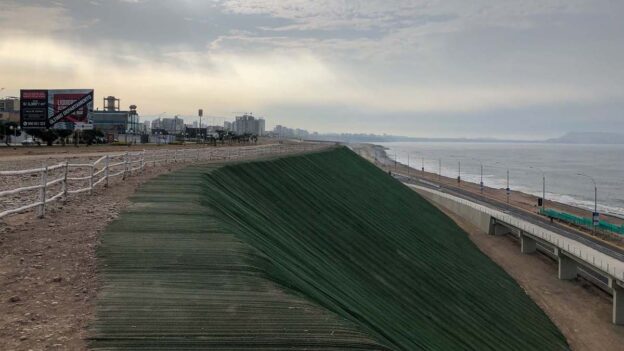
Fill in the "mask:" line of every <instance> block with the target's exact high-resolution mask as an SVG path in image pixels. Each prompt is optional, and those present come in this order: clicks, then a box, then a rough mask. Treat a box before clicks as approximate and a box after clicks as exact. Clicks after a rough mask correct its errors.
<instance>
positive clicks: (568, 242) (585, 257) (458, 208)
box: [409, 184, 624, 282]
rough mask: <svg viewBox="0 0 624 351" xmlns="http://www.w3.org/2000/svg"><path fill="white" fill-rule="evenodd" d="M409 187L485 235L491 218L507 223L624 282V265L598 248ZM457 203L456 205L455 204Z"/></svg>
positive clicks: (441, 194)
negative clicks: (477, 228)
mask: <svg viewBox="0 0 624 351" xmlns="http://www.w3.org/2000/svg"><path fill="white" fill-rule="evenodd" d="M409 187H410V188H412V189H414V190H415V191H418V192H419V193H420V194H422V195H423V196H424V197H425V198H427V199H431V201H432V202H433V203H436V204H438V203H439V204H440V205H441V206H444V207H446V208H448V209H449V210H451V211H453V212H454V213H457V214H458V215H462V216H463V217H464V218H465V219H467V220H470V221H471V222H472V223H474V224H475V225H477V226H478V227H479V228H480V229H482V230H484V231H485V232H489V218H488V217H490V218H495V219H496V220H497V221H500V222H502V223H505V224H507V225H509V226H510V227H513V228H517V229H519V230H521V231H522V232H523V233H526V234H529V235H532V236H534V237H535V238H537V239H540V240H541V241H543V242H545V243H548V244H550V245H552V246H553V247H556V248H559V249H560V250H562V251H564V252H565V254H566V255H567V256H569V257H571V258H573V259H575V260H577V261H578V262H581V263H583V264H584V265H586V266H587V267H591V268H592V269H594V270H596V271H597V272H599V273H601V274H603V275H605V276H607V277H611V278H614V279H617V280H619V281H622V282H624V262H622V261H620V260H618V259H616V258H613V257H611V256H608V255H606V254H604V253H602V252H599V251H597V250H595V249H594V248H591V247H589V246H587V245H585V244H583V243H581V242H578V241H576V240H574V239H572V238H568V237H564V236H563V235H560V234H557V233H555V232H552V231H550V230H548V229H546V228H543V227H541V226H539V225H537V224H533V223H530V222H527V221H525V220H522V219H519V218H516V217H515V216H513V215H510V214H507V213H504V212H502V211H499V210H496V209H494V208H490V207H487V206H483V205H480V204H477V203H474V202H472V201H468V200H465V199H462V198H459V197H457V196H454V195H450V194H447V193H444V192H441V191H438V190H433V189H429V188H425V187H422V186H418V185H412V184H410V185H409ZM454 202H455V203H456V204H453V203H454ZM464 207H469V208H471V209H473V211H476V212H479V213H481V214H482V215H481V217H480V216H478V215H476V214H473V211H469V210H467V209H465V208H464ZM486 220H487V221H488V226H484V223H485V222H486Z"/></svg>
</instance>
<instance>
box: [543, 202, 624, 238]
mask: <svg viewBox="0 0 624 351" xmlns="http://www.w3.org/2000/svg"><path fill="white" fill-rule="evenodd" d="M540 213H541V214H542V215H544V216H547V217H552V218H556V219H558V220H561V221H564V222H567V223H571V224H574V225H577V226H580V227H585V228H588V229H592V228H593V221H592V219H591V218H587V217H579V216H575V215H573V214H570V213H566V212H559V211H555V210H553V209H551V208H540ZM597 229H599V230H603V231H607V232H612V233H615V234H620V235H624V225H620V226H619V225H616V224H613V223H609V222H605V221H599V222H598V226H597Z"/></svg>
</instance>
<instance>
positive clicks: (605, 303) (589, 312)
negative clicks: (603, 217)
mask: <svg viewBox="0 0 624 351" xmlns="http://www.w3.org/2000/svg"><path fill="white" fill-rule="evenodd" d="M352 146H353V145H352ZM360 147H361V146H360ZM385 150H386V148H385V147H383V146H381V145H370V144H369V145H367V146H364V148H360V149H357V147H355V148H354V151H356V152H358V151H359V152H360V155H361V156H363V157H365V158H368V159H369V160H372V162H375V160H376V161H377V162H376V164H377V166H379V167H380V168H382V169H384V170H386V171H391V172H394V171H393V170H391V169H394V161H393V160H391V159H390V158H388V157H387V155H386V151H385ZM401 168H402V169H401ZM411 169H412V170H413V168H411ZM405 170H407V166H406V165H401V167H399V171H405ZM397 173H398V172H397ZM417 173H421V170H414V173H413V174H417ZM411 174H412V173H411ZM425 175H427V172H425ZM437 177H438V175H437V174H433V175H432V174H429V178H430V179H429V181H430V182H431V183H437V181H438V180H437ZM441 181H442V184H444V185H445V186H448V185H449V184H451V185H452V183H453V182H456V181H457V180H456V179H450V178H448V177H441ZM462 183H463V181H462ZM462 185H463V186H462V189H464V190H465V189H466V185H467V184H466V185H464V184H462ZM472 187H473V188H476V189H478V187H479V185H478V184H474V183H473V184H472ZM497 190H498V192H500V191H501V190H500V189H493V188H489V190H488V191H487V192H496V191H497ZM502 192H503V193H504V192H505V190H504V189H502ZM514 194H515V195H516V196H517V197H519V198H520V199H526V198H529V199H530V196H531V195H530V194H524V193H520V192H517V191H516V192H514V191H512V195H511V197H513V195H514ZM511 197H510V198H511ZM547 203H548V204H549V205H551V206H552V204H553V202H551V201H548V202H547ZM562 206H565V204H562ZM436 207H437V208H438V209H439V210H440V211H442V212H444V213H445V214H446V215H447V216H448V217H449V218H450V219H451V220H453V221H454V222H455V223H456V224H457V225H458V226H459V227H460V228H462V229H463V230H464V231H465V232H466V235H467V236H468V237H469V238H470V240H471V241H472V242H473V244H474V245H475V246H476V247H477V248H478V249H479V250H480V251H481V252H483V254H485V255H486V256H488V257H489V258H490V259H491V260H492V261H493V262H494V263H495V264H497V265H498V266H500V267H501V268H503V269H504V270H505V271H506V272H507V274H509V275H510V276H511V277H512V278H513V279H514V280H515V281H516V282H517V283H518V284H519V285H520V286H521V287H522V288H523V289H524V290H525V292H526V294H527V295H529V297H530V298H531V299H532V300H533V301H534V302H535V303H536V304H537V305H538V306H539V307H540V308H541V309H542V310H543V311H544V312H545V313H546V314H547V315H548V316H549V318H550V319H551V320H552V321H553V322H554V323H555V324H556V325H557V327H558V328H559V330H561V332H562V333H563V334H564V335H565V337H566V339H567V341H568V343H569V344H570V347H571V348H572V349H573V350H587V351H589V350H597V349H600V350H609V351H610V350H614V351H615V350H619V349H620V348H621V345H622V343H623V342H624V334H623V333H622V327H620V326H616V325H613V324H612V323H611V320H610V318H608V316H610V314H611V309H612V302H611V296H609V295H608V294H607V293H605V292H604V291H603V290H601V289H600V288H598V287H596V286H594V285H593V284H591V283H590V282H588V281H586V280H585V279H583V278H582V277H578V278H577V279H575V280H574V281H564V280H559V279H557V265H556V264H555V262H553V261H552V260H551V259H550V258H548V257H547V256H545V255H543V254H533V255H526V254H522V253H521V251H520V249H519V246H520V243H519V242H518V241H517V240H513V239H512V240H510V238H509V237H506V236H500V237H499V236H491V235H487V234H485V233H483V232H481V231H480V230H479V229H478V228H476V227H475V226H473V225H472V224H470V223H469V222H467V221H466V220H464V219H463V218H461V217H459V216H457V215H456V214H454V213H453V212H451V211H449V210H448V209H446V208H443V207H440V206H437V205H436ZM606 243H607V244H611V243H609V242H606ZM611 245H612V244H611ZM620 247H621V246H620Z"/></svg>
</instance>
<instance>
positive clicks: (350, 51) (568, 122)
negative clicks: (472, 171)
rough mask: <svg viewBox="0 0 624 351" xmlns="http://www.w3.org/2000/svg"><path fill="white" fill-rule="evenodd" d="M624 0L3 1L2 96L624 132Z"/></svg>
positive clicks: (154, 111) (423, 132) (352, 127)
mask: <svg viewBox="0 0 624 351" xmlns="http://www.w3.org/2000/svg"><path fill="white" fill-rule="evenodd" d="M622 15H624V1H621V0H612V1H610V0H591V1H590V0H587V1H584V0H472V1H466V0H440V1H436V0H411V1H399V0H395V1H391V0H365V1H358V0H343V1H337V0H336V1H332V0H315V1H304V0H290V1H280V0H245V1H243V0H222V1H220V0H213V1H209V0H180V1H174V0H108V1H105V0H92V1H85V0H68V1H35V0H32V1H31V0H15V1H13V0H0V87H4V88H5V90H4V91H3V92H2V93H0V95H17V94H18V91H19V89H20V88H94V89H95V92H96V99H97V100H96V102H97V104H98V105H101V98H102V97H103V96H107V95H115V96H117V97H118V98H121V103H122V106H125V107H127V106H128V105H130V104H136V105H138V107H139V112H140V114H141V115H142V116H144V117H146V118H148V119H151V118H152V117H153V116H154V115H158V114H160V113H162V112H166V115H173V114H180V115H195V114H196V111H197V109H198V108H203V109H204V111H205V114H206V115H214V116H225V117H232V116H234V115H235V114H236V112H243V111H253V112H254V113H255V114H256V115H259V116H265V117H266V118H267V122H268V124H269V125H270V126H272V125H275V124H280V123H281V124H285V125H288V126H291V127H300V128H306V129H309V130H318V131H321V132H327V131H337V132H367V133H368V132H372V133H384V132H385V133H389V134H399V135H410V136H449V137H476V136H485V137H487V136H491V137H508V138H530V139H536V138H541V137H550V136H556V135H559V134H561V133H563V132H566V131H583V130H592V131H624V112H623V111H624V21H623V20H622Z"/></svg>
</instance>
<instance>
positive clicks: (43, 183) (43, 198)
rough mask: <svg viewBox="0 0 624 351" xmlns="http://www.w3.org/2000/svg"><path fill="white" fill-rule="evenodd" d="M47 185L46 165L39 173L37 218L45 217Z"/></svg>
mask: <svg viewBox="0 0 624 351" xmlns="http://www.w3.org/2000/svg"><path fill="white" fill-rule="evenodd" d="M47 185H48V165H47V164H46V165H45V166H44V167H43V170H42V171H41V188H40V189H39V201H40V202H41V205H39V213H38V215H39V218H43V217H44V216H45V203H46V188H47Z"/></svg>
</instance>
